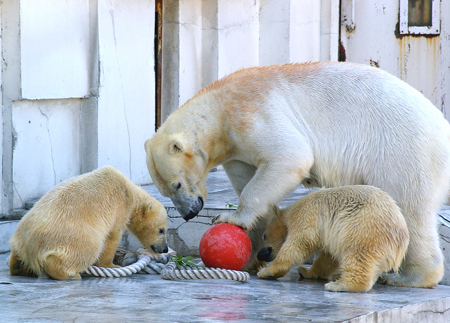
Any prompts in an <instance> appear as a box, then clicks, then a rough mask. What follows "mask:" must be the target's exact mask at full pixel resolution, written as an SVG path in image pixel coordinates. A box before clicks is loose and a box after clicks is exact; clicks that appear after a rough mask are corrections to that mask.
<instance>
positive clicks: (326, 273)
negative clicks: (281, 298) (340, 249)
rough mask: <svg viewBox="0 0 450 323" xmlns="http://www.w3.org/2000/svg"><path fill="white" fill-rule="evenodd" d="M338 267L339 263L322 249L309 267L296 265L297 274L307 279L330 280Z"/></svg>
mask: <svg viewBox="0 0 450 323" xmlns="http://www.w3.org/2000/svg"><path fill="white" fill-rule="evenodd" d="M338 267H339V263H338V262H337V261H336V260H334V258H333V257H332V256H331V255H330V254H329V253H327V252H324V251H322V252H321V253H320V254H319V256H318V257H317V259H316V260H314V262H313V265H312V266H311V268H309V269H308V268H306V267H303V266H300V267H298V274H299V275H300V276H302V277H304V278H307V279H324V280H331V279H332V277H333V275H334V273H336V270H337V269H338Z"/></svg>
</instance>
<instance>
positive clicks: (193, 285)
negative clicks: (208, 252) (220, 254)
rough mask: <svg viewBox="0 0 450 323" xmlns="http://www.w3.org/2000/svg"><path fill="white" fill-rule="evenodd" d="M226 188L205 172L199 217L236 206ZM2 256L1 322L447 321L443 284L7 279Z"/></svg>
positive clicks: (218, 176) (11, 226) (448, 296)
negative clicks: (351, 287)
mask: <svg viewBox="0 0 450 323" xmlns="http://www.w3.org/2000/svg"><path fill="white" fill-rule="evenodd" d="M224 183H225V181H224V174H223V172H217V173H211V174H210V178H209V180H208V184H207V187H208V191H209V192H210V195H209V198H208V200H207V202H206V205H205V212H210V213H211V214H213V213H214V212H224V211H226V208H225V202H227V203H231V204H237V197H236V196H235V194H234V192H233V191H232V189H231V187H230V185H229V182H226V183H225V184H224ZM146 189H147V190H148V191H149V192H150V193H151V194H152V195H153V196H155V197H156V198H157V199H158V200H161V202H163V204H164V205H165V206H166V207H167V208H168V209H169V211H170V210H171V211H170V212H169V213H172V212H173V210H172V209H173V205H172V204H171V201H170V200H167V201H166V200H164V198H163V197H161V196H160V195H158V192H157V191H155V188H154V187H147V188H146ZM305 194H307V191H306V190H304V189H299V190H297V191H296V192H294V193H293V194H291V196H290V197H288V199H287V200H285V201H284V202H283V203H282V204H289V203H291V202H292V201H293V200H296V199H298V198H299V197H300V196H303V195H305ZM208 216H210V215H209V213H208ZM205 218H207V217H205ZM170 221H174V225H175V224H176V223H177V221H182V219H177V216H176V215H174V218H171V220H170ZM191 221H193V220H191ZM191 221H189V222H187V223H186V224H183V226H181V228H183V227H184V226H186V225H190V226H192V228H191V229H189V230H185V231H186V232H185V234H186V235H188V234H189V235H190V236H192V240H193V242H192V244H197V245H198V242H199V237H201V234H200V233H199V231H200V232H201V230H204V228H203V226H205V227H207V225H206V224H202V223H195V221H194V223H191ZM0 224H1V225H0V229H2V227H3V229H2V230H3V231H2V230H0V247H1V248H3V249H0V252H1V250H5V249H6V248H7V247H8V246H7V241H8V239H9V236H10V235H11V234H12V232H13V231H14V230H15V226H16V225H17V223H16V222H13V221H6V222H4V223H0ZM176 225H178V224H176ZM2 232H3V233H2ZM194 232H196V234H197V236H195V235H194ZM194 240H195V241H194ZM174 249H175V248H174ZM6 250H8V249H6ZM7 255H8V253H3V254H0V323H3V322H345V321H348V322H353V323H356V322H358V323H362V322H371V323H374V322H383V323H388V322H395V323H403V322H433V323H438V322H446V323H448V322H450V286H444V285H439V286H438V287H436V288H434V289H419V288H399V287H389V286H383V285H378V284H376V285H375V287H374V289H373V290H372V291H370V292H369V293H355V294H352V293H333V292H327V291H325V290H324V282H322V281H308V280H303V281H299V276H298V275H297V273H296V269H295V268H293V269H292V270H291V272H290V274H288V275H287V276H286V277H283V278H282V279H279V280H277V281H265V280H261V279H258V278H257V277H256V276H252V277H251V279H250V281H249V282H247V283H239V282H235V281H228V280H195V281H194V280H183V281H170V280H163V279H162V278H161V277H160V276H159V275H144V274H136V275H133V276H130V277H125V278H95V277H84V278H83V279H82V280H81V281H55V280H50V279H44V278H38V279H37V278H28V277H12V276H10V275H9V271H8V267H7V266H6V264H5V259H6V257H7Z"/></svg>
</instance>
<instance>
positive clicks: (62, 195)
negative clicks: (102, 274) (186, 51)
mask: <svg viewBox="0 0 450 323" xmlns="http://www.w3.org/2000/svg"><path fill="white" fill-rule="evenodd" d="M126 228H128V229H129V230H130V231H131V232H132V233H133V234H134V235H135V236H136V237H137V238H138V239H139V241H140V242H141V243H142V245H143V246H144V247H145V248H146V249H148V250H153V251H154V252H156V253H163V252H167V249H168V247H167V243H166V231H167V212H166V210H165V208H164V206H163V205H162V204H161V203H159V202H158V201H157V200H155V199H154V198H153V197H151V196H150V195H149V194H148V193H147V192H146V191H145V190H144V189H142V188H141V187H139V186H137V185H135V184H134V183H133V182H131V180H129V179H128V178H127V177H126V176H125V175H123V174H122V173H121V172H119V171H118V170H116V169H115V168H113V167H111V166H106V167H103V168H100V169H98V170H95V171H93V172H91V173H87V174H84V175H81V176H78V177H75V178H72V179H69V180H67V181H65V182H62V183H60V184H58V185H57V186H55V187H54V188H53V189H52V190H50V191H49V192H48V193H47V194H45V195H44V196H43V197H42V198H41V199H40V200H39V201H38V202H37V203H36V204H35V206H34V207H33V208H32V209H31V210H30V211H29V212H28V213H27V214H26V215H25V216H24V217H23V218H22V220H21V221H20V223H19V224H18V226H17V230H16V231H15V233H14V234H13V236H12V237H11V239H10V244H11V247H12V251H11V256H10V260H9V267H10V273H11V275H20V276H41V275H48V276H50V277H52V278H54V279H59V280H65V279H80V278H81V276H80V273H81V272H83V271H84V270H85V269H86V268H88V267H89V266H91V265H97V266H100V267H110V268H111V267H117V266H115V265H114V264H113V263H112V261H113V258H114V253H115V251H116V248H117V246H118V244H119V242H120V239H121V237H122V233H123V231H124V230H125V229H126Z"/></svg>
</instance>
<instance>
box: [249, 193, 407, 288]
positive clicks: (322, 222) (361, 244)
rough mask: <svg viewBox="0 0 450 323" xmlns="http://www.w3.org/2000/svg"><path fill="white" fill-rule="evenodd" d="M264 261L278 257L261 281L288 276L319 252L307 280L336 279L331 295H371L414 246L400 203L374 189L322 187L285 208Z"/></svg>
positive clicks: (305, 274)
mask: <svg viewBox="0 0 450 323" xmlns="http://www.w3.org/2000/svg"><path fill="white" fill-rule="evenodd" d="M266 235H267V245H268V247H266V248H264V249H262V250H261V251H260V253H259V258H260V259H261V260H270V259H268V258H270V256H272V257H275V256H276V257H275V259H274V260H273V262H271V263H270V265H269V266H268V267H265V268H263V269H261V270H260V271H259V272H258V277H260V278H264V279H274V278H277V277H281V276H284V275H286V274H287V273H288V271H289V270H290V268H291V267H293V266H294V265H298V264H299V265H301V264H303V262H304V261H305V260H306V259H307V258H308V257H310V256H311V255H314V254H317V253H318V254H319V255H318V257H317V258H316V260H315V261H314V263H313V265H312V267H311V268H309V269H307V268H305V267H299V274H300V275H301V276H303V277H305V278H314V279H327V280H331V279H332V277H333V276H335V274H337V276H338V279H337V280H336V281H332V282H329V283H327V284H326V285H325V289H326V290H328V291H335V292H337V291H340V292H344V291H346V292H367V291H369V290H370V289H371V288H372V286H373V285H374V283H375V282H376V281H377V279H378V277H379V276H380V275H381V274H382V273H384V272H387V271H389V270H391V269H393V270H394V271H396V272H397V271H398V268H399V267H400V264H401V263H402V260H403V258H404V257H405V253H406V250H407V248H408V243H409V234H408V229H407V226H406V222H405V219H404V217H403V215H402V213H401V211H400V209H399V207H398V206H397V205H396V203H395V201H394V200H393V199H392V198H391V197H390V196H389V195H388V194H387V193H385V192H383V191H381V190H380V189H378V188H375V187H372V186H364V185H355V186H344V187H339V188H329V189H320V190H318V191H315V192H312V193H310V194H308V195H307V196H306V197H304V198H303V199H301V200H299V201H297V202H296V203H295V204H294V205H293V206H291V207H289V208H286V209H283V210H281V211H280V213H279V214H278V215H277V216H276V217H275V218H274V219H273V220H272V222H271V223H270V224H269V227H268V230H267V233H266Z"/></svg>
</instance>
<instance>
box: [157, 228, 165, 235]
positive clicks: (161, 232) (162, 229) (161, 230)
mask: <svg viewBox="0 0 450 323" xmlns="http://www.w3.org/2000/svg"><path fill="white" fill-rule="evenodd" d="M158 233H159V234H164V233H166V229H164V228H160V229H159V230H158Z"/></svg>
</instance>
